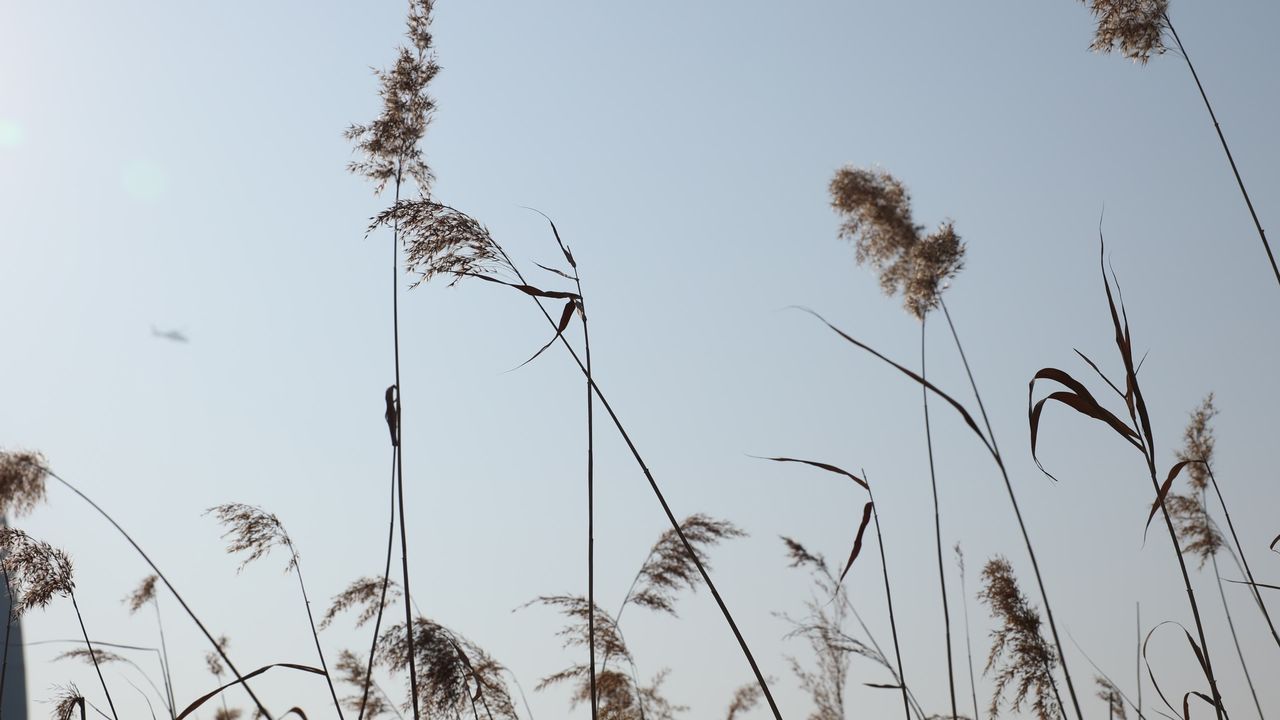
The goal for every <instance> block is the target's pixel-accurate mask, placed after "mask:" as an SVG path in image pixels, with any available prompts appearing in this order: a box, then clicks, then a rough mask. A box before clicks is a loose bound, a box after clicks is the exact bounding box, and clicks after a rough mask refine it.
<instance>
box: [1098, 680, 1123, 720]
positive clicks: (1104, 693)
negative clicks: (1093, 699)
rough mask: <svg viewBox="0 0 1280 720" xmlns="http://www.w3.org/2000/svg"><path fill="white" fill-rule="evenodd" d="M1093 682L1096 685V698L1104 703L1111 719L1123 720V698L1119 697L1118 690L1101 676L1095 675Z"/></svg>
mask: <svg viewBox="0 0 1280 720" xmlns="http://www.w3.org/2000/svg"><path fill="white" fill-rule="evenodd" d="M1093 681H1094V682H1095V683H1097V684H1098V697H1099V698H1101V699H1102V700H1105V701H1106V703H1107V707H1108V709H1109V710H1110V712H1111V717H1112V718H1113V719H1114V720H1125V715H1124V698H1123V697H1122V696H1121V695H1120V688H1117V687H1116V686H1115V683H1113V682H1111V681H1110V680H1108V679H1107V678H1104V677H1102V676H1101V675H1095V676H1094V678H1093Z"/></svg>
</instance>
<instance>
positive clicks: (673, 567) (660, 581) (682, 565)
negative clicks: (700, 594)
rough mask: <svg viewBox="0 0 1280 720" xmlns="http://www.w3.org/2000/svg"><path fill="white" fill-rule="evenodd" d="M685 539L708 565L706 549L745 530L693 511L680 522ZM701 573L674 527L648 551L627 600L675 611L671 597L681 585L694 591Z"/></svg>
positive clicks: (666, 610)
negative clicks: (633, 589)
mask: <svg viewBox="0 0 1280 720" xmlns="http://www.w3.org/2000/svg"><path fill="white" fill-rule="evenodd" d="M680 529H681V530H683V531H684V536H685V538H686V539H687V540H688V541H689V545H691V546H692V547H693V551H694V553H696V554H697V556H698V560H699V561H700V562H701V563H702V566H703V567H705V568H708V571H709V569H710V567H711V564H710V561H709V559H708V558H707V553H706V551H707V549H708V548H711V547H714V546H715V545H717V544H719V543H720V542H721V541H722V540H728V539H732V538H737V537H744V536H746V533H745V532H743V531H742V530H741V529H739V528H738V527H737V526H735V525H734V524H733V523H731V522H728V521H726V520H716V519H715V518H713V517H710V516H708V515H704V514H702V513H695V514H693V515H690V516H689V517H687V518H685V520H684V522H682V523H680ZM701 577H702V576H701V573H699V572H698V567H697V565H695V564H694V561H693V558H691V557H689V553H688V551H687V550H685V547H684V543H682V542H680V536H679V535H677V534H676V531H675V530H674V529H671V530H667V531H666V532H664V533H662V535H661V536H660V537H659V538H658V541H657V542H656V543H654V545H653V547H652V548H651V549H650V550H649V557H648V559H646V560H645V563H644V565H643V566H641V568H640V572H639V574H638V575H637V590H636V591H634V592H633V593H632V594H631V596H630V602H632V603H635V604H636V605H640V606H641V607H646V608H649V609H650V610H656V611H658V612H665V613H668V614H670V615H675V614H676V609H675V596H676V593H677V592H678V591H679V590H680V588H681V587H687V588H689V589H690V590H696V589H697V588H698V584H699V583H700V582H701Z"/></svg>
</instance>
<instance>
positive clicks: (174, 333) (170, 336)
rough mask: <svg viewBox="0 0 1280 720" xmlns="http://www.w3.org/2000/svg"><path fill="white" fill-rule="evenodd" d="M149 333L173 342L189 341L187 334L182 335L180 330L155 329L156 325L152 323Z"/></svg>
mask: <svg viewBox="0 0 1280 720" xmlns="http://www.w3.org/2000/svg"><path fill="white" fill-rule="evenodd" d="M151 334H152V335H153V336H155V337H158V338H163V339H165V340H172V341H173V342H180V343H184V342H189V341H188V340H187V336H186V335H183V334H182V331H181V330H157V329H156V326H155V325H152V326H151Z"/></svg>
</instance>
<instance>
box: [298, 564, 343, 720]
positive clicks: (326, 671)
mask: <svg viewBox="0 0 1280 720" xmlns="http://www.w3.org/2000/svg"><path fill="white" fill-rule="evenodd" d="M289 549H290V550H293V547H292V546H290V548H289ZM293 558H294V560H293V571H294V573H295V574H297V576H298V589H300V590H301V591H302V603H303V604H304V605H306V607H307V622H308V623H310V625H311V637H312V638H314V639H315V641H316V655H318V656H320V669H321V670H323V671H324V681H325V682H326V683H328V684H329V694H330V695H331V696H333V706H334V708H336V709H337V710H338V720H343V714H342V703H341V702H339V700H338V690H337V688H335V687H334V686H333V678H332V677H330V675H329V665H328V664H327V663H325V660H324V650H323V649H321V647H320V633H319V632H318V631H317V630H316V620H315V617H314V616H312V614H311V599H310V598H308V597H307V584H306V583H305V582H303V581H302V564H301V563H299V562H298V556H297V554H294V556H293Z"/></svg>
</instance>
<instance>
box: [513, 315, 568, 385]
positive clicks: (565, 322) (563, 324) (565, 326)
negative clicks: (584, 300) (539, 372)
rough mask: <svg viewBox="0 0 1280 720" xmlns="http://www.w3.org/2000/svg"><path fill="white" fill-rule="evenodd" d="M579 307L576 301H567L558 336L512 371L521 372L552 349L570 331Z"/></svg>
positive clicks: (557, 332)
mask: <svg viewBox="0 0 1280 720" xmlns="http://www.w3.org/2000/svg"><path fill="white" fill-rule="evenodd" d="M577 307H578V301H576V300H568V301H566V302H565V304H564V310H563V311H562V312H561V313H560V322H558V323H556V334H555V335H552V336H551V339H550V340H548V341H547V342H546V344H545V345H543V346H542V347H540V348H538V352H536V353H534V354H533V355H531V356H529V359H528V360H525V361H524V362H522V363H520V364H519V365H517V366H515V367H514V368H512V370H519V369H520V368H522V367H524V366H525V365H528V364H529V363H531V362H533V361H534V360H537V359H538V356H539V355H541V354H542V353H544V352H546V351H547V348H549V347H551V344H552V343H554V342H555V341H556V340H559V339H560V337H561V336H563V335H564V331H565V330H568V329H569V321H570V320H572V319H573V311H574V310H576V309H577Z"/></svg>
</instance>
